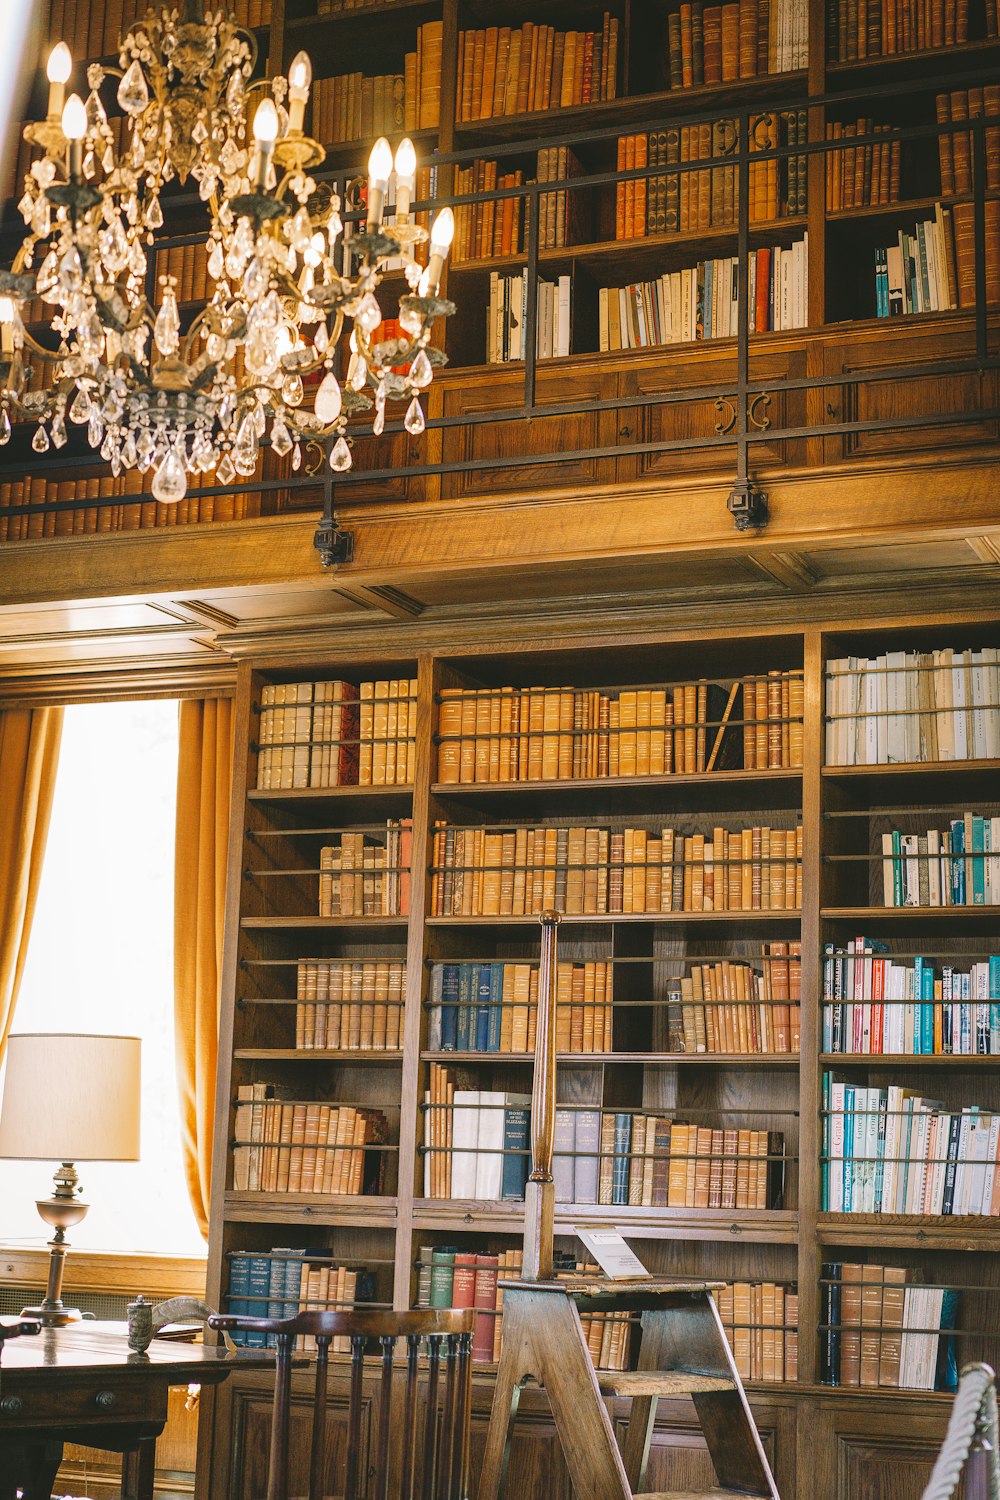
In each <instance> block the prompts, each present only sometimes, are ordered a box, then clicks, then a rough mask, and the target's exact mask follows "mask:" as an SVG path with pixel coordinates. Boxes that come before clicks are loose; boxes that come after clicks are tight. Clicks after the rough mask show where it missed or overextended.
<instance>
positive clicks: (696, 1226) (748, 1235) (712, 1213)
mask: <svg viewBox="0 0 1000 1500" xmlns="http://www.w3.org/2000/svg"><path fill="white" fill-rule="evenodd" d="M413 1222H414V1227H415V1228H417V1229H423V1230H435V1229H441V1230H445V1231H449V1230H455V1229H458V1228H460V1227H461V1225H462V1224H467V1223H473V1222H474V1223H475V1224H476V1227H477V1228H482V1229H483V1230H484V1231H485V1230H489V1231H508V1232H511V1233H520V1231H521V1226H522V1224H523V1222H524V1209H523V1206H520V1205H516V1204H512V1203H491V1202H480V1201H479V1200H478V1199H450V1200H446V1201H443V1202H439V1201H438V1200H437V1199H434V1198H421V1199H417V1200H416V1201H415V1203H414V1208H413ZM797 1222H798V1216H797V1214H795V1213H793V1212H791V1211H789V1210H785V1209H765V1210H760V1211H757V1210H752V1209H750V1210H748V1209H740V1210H739V1214H738V1217H737V1215H736V1214H735V1212H734V1210H733V1209H722V1208H720V1209H709V1208H703V1209H697V1210H694V1209H684V1208H657V1209H649V1208H635V1207H629V1206H628V1205H623V1204H595V1203H577V1204H572V1203H557V1204H556V1208H555V1226H556V1233H557V1234H571V1233H572V1232H573V1230H574V1228H575V1226H576V1225H578V1224H584V1225H595V1226H596V1225H606V1226H608V1227H614V1226H617V1227H618V1228H620V1229H621V1230H622V1232H623V1233H625V1234H628V1235H634V1236H635V1237H636V1238H641V1239H644V1240H645V1239H679V1238H683V1237H684V1236H690V1237H691V1238H693V1239H708V1240H714V1239H732V1240H735V1239H740V1240H745V1241H747V1242H748V1243H755V1244H770V1245H790V1244H794V1243H795V1238H796V1228H797Z"/></svg>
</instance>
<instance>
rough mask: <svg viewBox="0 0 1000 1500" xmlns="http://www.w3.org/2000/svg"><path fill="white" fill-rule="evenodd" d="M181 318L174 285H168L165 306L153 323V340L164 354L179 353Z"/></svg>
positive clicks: (164, 299) (164, 295)
mask: <svg viewBox="0 0 1000 1500" xmlns="http://www.w3.org/2000/svg"><path fill="white" fill-rule="evenodd" d="M180 331H181V320H180V314H179V313H178V311H177V298H176V297H175V295H174V289H173V287H172V286H168V287H167V288H166V291H165V292H164V294H163V306H162V307H161V308H160V310H159V312H158V313H157V314H156V322H155V323H154V324H153V342H154V343H155V345H156V347H157V349H159V351H160V353H161V354H163V355H167V356H169V355H171V354H176V353H177V348H178V345H179V343H180Z"/></svg>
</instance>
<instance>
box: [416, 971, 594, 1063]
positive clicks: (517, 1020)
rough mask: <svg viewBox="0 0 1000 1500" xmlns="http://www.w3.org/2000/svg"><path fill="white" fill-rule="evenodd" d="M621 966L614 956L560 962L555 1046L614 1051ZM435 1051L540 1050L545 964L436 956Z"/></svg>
mask: <svg viewBox="0 0 1000 1500" xmlns="http://www.w3.org/2000/svg"><path fill="white" fill-rule="evenodd" d="M613 999H614V969H613V966H612V964H611V963H610V962H608V961H597V962H587V963H562V962H560V963H558V964H557V965H556V1012H555V1027H556V1049H557V1051H559V1052H611V1051H612V1050H613V1046H614V1044H613V1041H612V1016H613V1009H612V1006H613ZM428 1004H429V1010H430V1014H429V1017H428V1037H427V1046H428V1048H429V1049H430V1051H432V1052H518V1053H521V1052H533V1051H534V1050H535V1023H536V1018H537V1014H538V967H537V965H535V964H528V963H509V962H499V961H498V962H493V963H461V962H460V963H437V964H434V965H433V966H432V968H431V978H430V993H429V999H428Z"/></svg>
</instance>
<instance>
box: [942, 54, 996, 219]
mask: <svg viewBox="0 0 1000 1500" xmlns="http://www.w3.org/2000/svg"><path fill="white" fill-rule="evenodd" d="M935 107H936V112H937V120H938V124H939V125H947V124H948V123H949V122H950V121H953V120H975V119H981V118H982V117H983V116H984V115H987V116H990V117H992V118H993V119H995V120H997V121H998V123H997V124H996V125H988V126H987V127H986V129H985V131H984V134H985V142H984V144H985V146H986V189H987V191H988V192H991V191H993V190H994V189H995V188H1000V84H996V83H988V84H987V85H986V87H985V88H972V89H954V90H952V92H951V93H950V94H938V95H936V98H935ZM938 155H939V157H940V161H941V192H942V193H943V194H944V196H945V197H946V198H950V197H951V196H952V195H953V194H955V193H971V192H972V189H973V186H974V183H975V173H974V171H973V161H974V160H975V156H974V147H973V138H972V132H971V131H968V130H955V131H948V130H945V131H942V132H941V134H940V135H939V136H938Z"/></svg>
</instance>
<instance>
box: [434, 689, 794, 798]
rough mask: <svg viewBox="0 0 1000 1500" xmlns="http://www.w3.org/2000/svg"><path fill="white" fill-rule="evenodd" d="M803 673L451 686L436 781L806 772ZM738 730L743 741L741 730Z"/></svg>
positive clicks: (443, 703)
mask: <svg viewBox="0 0 1000 1500" xmlns="http://www.w3.org/2000/svg"><path fill="white" fill-rule="evenodd" d="M802 695H803V684H802V673H801V672H782V671H780V670H776V671H773V672H769V673H768V674H767V675H766V676H759V677H745V678H737V679H736V680H735V681H733V682H725V683H719V682H707V681H704V680H702V681H700V682H688V683H678V684H675V685H672V686H670V687H660V688H655V687H654V688H618V689H611V690H607V691H605V690H601V689H589V688H575V687H523V688H513V687H504V688H446V689H444V690H443V691H442V693H441V695H440V712H439V716H438V766H437V776H438V781H439V782H442V783H448V784H451V783H454V782H477V781H478V782H484V781H485V782H494V781H501V782H503V781H569V780H577V779H591V780H592V779H594V778H602V777H605V776H607V777H628V776H670V775H688V774H692V773H694V774H698V773H700V772H703V771H711V770H730V769H734V768H740V769H743V770H765V769H771V770H776V769H777V770H780V769H782V768H784V767H795V766H801V764H802V710H803V696H802ZM741 727H742V734H741V733H740V732H739V731H740V728H741Z"/></svg>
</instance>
